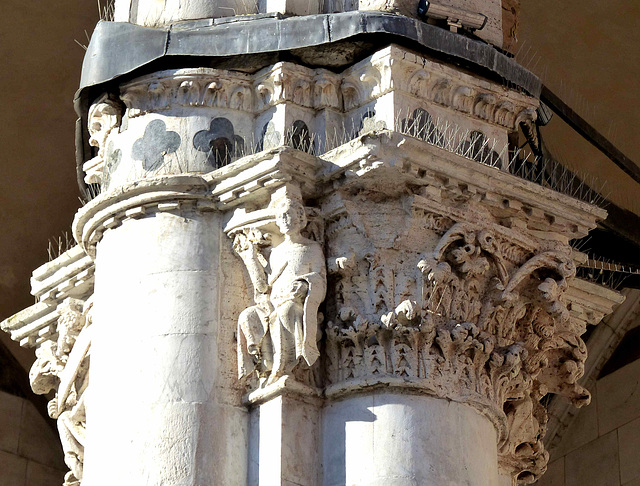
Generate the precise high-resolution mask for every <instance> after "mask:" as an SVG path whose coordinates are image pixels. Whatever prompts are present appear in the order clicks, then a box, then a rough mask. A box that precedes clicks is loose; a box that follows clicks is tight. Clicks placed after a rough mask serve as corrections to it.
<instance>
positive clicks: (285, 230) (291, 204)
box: [276, 201, 307, 235]
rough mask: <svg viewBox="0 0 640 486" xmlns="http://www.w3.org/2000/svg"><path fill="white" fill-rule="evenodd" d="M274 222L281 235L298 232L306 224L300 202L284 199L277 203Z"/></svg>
mask: <svg viewBox="0 0 640 486" xmlns="http://www.w3.org/2000/svg"><path fill="white" fill-rule="evenodd" d="M276 224H277V225H278V228H280V231H281V232H282V234H283V235H287V234H291V233H296V232H300V231H301V230H302V229H303V228H304V227H305V225H306V224H307V217H306V214H305V211H304V207H303V206H302V204H300V203H298V202H296V201H285V202H284V203H282V204H280V205H278V208H277V212H276Z"/></svg>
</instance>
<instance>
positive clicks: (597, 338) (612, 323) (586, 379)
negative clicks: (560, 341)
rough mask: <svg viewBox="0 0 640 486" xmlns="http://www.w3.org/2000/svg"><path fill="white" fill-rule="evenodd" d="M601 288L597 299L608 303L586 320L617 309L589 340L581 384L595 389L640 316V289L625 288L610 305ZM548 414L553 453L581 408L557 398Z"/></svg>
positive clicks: (548, 442) (548, 443) (547, 441)
mask: <svg viewBox="0 0 640 486" xmlns="http://www.w3.org/2000/svg"><path fill="white" fill-rule="evenodd" d="M584 283H588V282H584V281H580V283H579V285H581V286H582V285H583V284H584ZM590 285H594V284H590ZM596 287H597V286H596ZM601 289H602V288H601V287H600V289H594V290H595V293H596V294H599V295H598V297H599V298H598V297H597V298H596V300H598V301H600V302H601V304H605V305H604V306H602V305H600V306H598V308H597V309H596V313H595V315H594V314H591V315H590V316H588V315H587V316H585V317H584V318H583V319H584V321H586V322H588V323H589V324H591V323H592V322H590V321H591V319H589V320H587V319H586V317H596V318H597V316H598V315H600V313H601V312H603V311H607V309H609V312H610V309H611V308H615V310H614V311H613V313H611V314H610V315H609V316H607V317H606V318H605V319H604V321H603V322H601V323H600V324H599V325H598V326H597V327H596V329H595V330H594V331H593V333H592V334H591V336H590V337H589V340H588V341H587V348H588V350H589V356H588V358H587V361H586V362H585V373H584V376H583V377H582V378H581V379H580V383H581V384H582V385H583V386H584V387H585V388H587V389H593V387H594V386H595V383H596V381H597V379H598V375H599V374H600V371H601V370H602V368H603V366H604V365H605V364H606V362H607V361H608V359H609V358H610V357H611V355H612V354H613V352H614V351H615V349H616V347H617V346H618V344H620V342H621V341H622V338H623V337H624V335H625V334H626V332H627V331H628V330H629V328H630V327H631V326H632V325H633V323H634V322H636V320H637V319H638V316H640V291H638V290H635V289H625V290H623V291H622V295H620V294H617V293H616V294H617V297H615V298H614V299H612V302H610V303H609V305H607V304H606V303H605V302H604V299H602V290H601ZM605 290H606V289H605ZM570 291H571V290H570ZM610 292H611V291H610ZM610 295H612V294H610ZM621 297H622V298H624V302H622V303H620V300H621ZM580 302H584V298H582V299H580V301H579V303H580ZM616 305H617V307H616ZM586 307H587V308H589V307H591V303H590V302H588V303H587V306H586ZM579 309H580V310H582V308H581V307H579ZM573 313H574V310H573V309H572V317H573ZM592 406H593V405H592ZM548 413H549V425H548V428H547V434H546V435H545V444H546V446H547V448H548V449H549V450H551V451H552V453H553V449H554V448H555V447H557V446H559V445H560V443H561V441H562V439H563V437H564V432H565V431H566V430H567V429H568V427H569V426H570V425H571V423H572V422H573V420H574V419H575V418H576V416H577V415H578V410H577V409H576V408H574V407H573V406H571V404H570V403H568V402H566V401H564V400H560V399H559V397H556V398H554V399H553V400H551V402H550V404H549V406H548Z"/></svg>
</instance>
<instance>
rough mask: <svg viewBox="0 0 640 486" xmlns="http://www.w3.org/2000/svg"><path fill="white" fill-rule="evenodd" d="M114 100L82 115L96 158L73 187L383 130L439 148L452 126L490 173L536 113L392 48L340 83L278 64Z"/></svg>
mask: <svg viewBox="0 0 640 486" xmlns="http://www.w3.org/2000/svg"><path fill="white" fill-rule="evenodd" d="M120 99H121V100H122V102H123V104H124V106H125V107H126V110H123V108H122V107H121V105H122V104H121V103H120V101H119V100H118V99H116V98H115V97H114V96H108V95H105V96H103V97H102V98H101V99H99V100H97V101H96V103H95V104H94V105H93V107H92V108H91V110H90V117H89V118H90V119H89V125H90V131H91V133H92V139H91V143H92V144H93V145H95V146H96V147H98V155H97V156H96V157H95V158H94V159H91V160H90V161H89V162H87V163H86V164H85V166H84V169H85V173H86V178H85V180H86V182H87V183H100V184H102V186H103V190H110V189H111V188H112V187H117V186H120V185H123V184H126V183H128V182H131V181H134V180H139V179H145V178H149V177H154V176H157V175H162V174H175V173H182V172H200V173H206V172H208V171H210V170H212V169H214V168H219V167H223V166H225V165H227V164H229V163H230V162H232V161H234V160H238V159H240V158H242V157H245V156H247V155H252V154H254V153H256V152H259V151H262V150H265V149H271V148H275V147H277V146H280V145H282V144H288V145H291V146H294V148H299V149H302V150H303V151H306V152H309V153H322V152H325V151H326V150H329V149H331V148H333V147H335V146H337V145H340V144H341V143H342V142H344V141H347V140H350V139H352V138H354V137H356V136H358V135H359V134H364V133H366V132H369V131H372V130H374V131H375V130H381V129H385V128H388V129H392V130H396V131H400V132H403V133H408V134H412V135H414V136H416V137H417V138H425V137H426V139H428V140H429V141H431V142H432V143H435V144H440V145H443V144H444V145H447V144H449V143H450V141H446V140H445V138H446V137H447V136H448V134H445V133H444V132H443V129H446V128H449V127H452V126H453V125H456V126H459V127H460V129H461V131H460V134H461V135H462V133H463V132H464V131H465V130H467V131H468V132H469V136H468V137H467V138H469V140H460V141H459V144H460V147H461V150H463V151H466V152H468V153H469V154H471V155H470V156H471V157H475V158H482V159H491V160H493V165H497V166H500V165H502V164H504V161H503V160H502V155H503V154H502V153H500V154H499V153H498V152H500V151H501V150H502V149H503V147H505V146H506V144H507V136H506V135H507V133H508V132H512V131H514V130H517V129H518V127H519V125H520V124H521V123H531V122H532V121H533V120H534V119H535V115H536V108H537V104H538V102H537V100H535V99H533V98H530V97H527V96H524V95H521V94H519V93H516V92H515V91H510V90H507V89H505V88H504V87H502V86H500V85H498V84H496V83H493V82H490V81H487V80H483V79H480V78H478V77H474V76H471V75H469V74H467V73H465V72H464V71H462V70H460V69H455V68H452V67H449V66H446V65H444V64H441V63H439V62H436V61H434V60H432V59H429V58H426V57H424V56H422V55H418V54H416V53H414V52H412V51H409V50H407V49H404V48H401V47H399V46H396V45H391V46H389V47H387V48H385V49H382V50H381V51H379V52H377V53H375V54H374V55H372V56H370V57H368V58H367V59H364V60H363V61H361V62H359V63H357V64H355V65H354V66H352V67H350V68H348V69H346V70H345V71H344V72H342V73H333V72H331V71H328V70H326V69H311V68H308V67H305V66H299V65H296V64H293V63H289V62H279V63H277V64H274V65H273V66H270V67H267V68H264V69H263V70H261V71H258V72H257V73H255V74H246V73H241V72H236V71H228V70H219V69H208V68H197V69H179V70H172V71H163V72H159V73H154V74H152V75H147V76H143V77H141V78H137V79H134V80H133V81H129V82H127V83H124V84H123V85H122V86H121V87H120ZM184 110H190V112H189V113H190V116H189V117H188V120H187V119H186V118H185V117H184ZM301 127H302V128H301ZM445 131H446V130H445ZM423 132H425V133H426V132H429V134H427V135H425V134H424V133H423ZM301 134H304V135H303V136H301ZM476 146H478V147H480V148H482V149H483V150H484V151H482V150H480V151H479V150H474V149H475V148H478V147H476ZM464 147H466V148H464ZM496 147H497V148H496ZM452 150H453V149H452ZM481 152H482V153H481ZM485 152H486V154H485ZM123 160H124V161H126V163H124V164H123V163H122V161H123Z"/></svg>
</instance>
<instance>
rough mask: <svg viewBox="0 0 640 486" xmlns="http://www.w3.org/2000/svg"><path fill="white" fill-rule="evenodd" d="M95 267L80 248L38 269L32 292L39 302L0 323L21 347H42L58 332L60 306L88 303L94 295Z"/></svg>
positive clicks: (73, 249)
mask: <svg viewBox="0 0 640 486" xmlns="http://www.w3.org/2000/svg"><path fill="white" fill-rule="evenodd" d="M94 270H95V267H94V264H93V261H92V259H91V258H89V257H88V256H87V255H86V253H85V252H84V251H83V250H82V248H80V247H79V246H74V247H73V248H71V249H70V250H68V251H66V252H65V253H63V254H62V255H60V256H59V257H58V258H56V259H55V260H52V261H50V262H49V263H46V264H44V265H42V266H41V267H39V268H37V269H36V270H34V272H33V276H32V278H31V288H32V290H31V293H32V294H33V295H34V296H35V297H36V299H37V300H38V302H37V303H36V304H34V305H32V306H30V307H27V308H26V309H24V310H22V311H20V312H18V313H17V314H15V315H13V316H11V317H9V318H8V319H5V320H4V321H2V322H1V323H0V328H1V329H2V330H3V331H6V332H10V333H11V339H13V340H14V341H18V342H19V343H20V345H21V346H24V347H33V346H39V345H40V344H42V343H43V342H45V341H48V340H51V339H52V337H53V336H55V335H56V333H57V320H58V318H59V317H60V311H59V310H58V307H59V305H60V304H62V302H63V301H64V300H65V299H69V298H71V299H79V300H86V299H88V297H89V296H90V295H91V294H93V283H94Z"/></svg>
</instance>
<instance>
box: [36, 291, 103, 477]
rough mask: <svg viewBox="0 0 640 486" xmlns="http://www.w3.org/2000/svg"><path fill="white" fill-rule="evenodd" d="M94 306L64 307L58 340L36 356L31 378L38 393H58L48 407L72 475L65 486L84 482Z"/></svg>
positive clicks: (67, 304)
mask: <svg viewBox="0 0 640 486" xmlns="http://www.w3.org/2000/svg"><path fill="white" fill-rule="evenodd" d="M90 309H91V304H89V305H87V306H85V310H84V311H83V312H81V311H80V304H79V303H78V302H77V301H74V300H71V299H70V300H69V301H65V303H63V304H62V309H61V314H60V317H59V318H58V326H57V329H58V340H57V341H56V342H51V341H49V342H48V343H45V344H46V345H43V346H42V347H41V348H40V349H39V350H38V351H37V352H36V356H37V359H36V362H35V363H34V365H33V367H32V368H31V372H30V374H29V377H30V380H31V386H32V388H33V390H34V391H35V392H36V393H40V394H45V393H48V392H49V391H51V390H53V389H56V391H57V392H56V396H55V398H53V399H52V400H51V401H50V402H49V404H48V412H49V416H50V417H51V418H54V419H57V420H58V432H59V434H60V440H61V442H62V448H63V450H64V460H65V463H66V464H67V466H68V467H69V469H70V471H69V472H68V473H67V474H66V476H65V483H64V486H79V485H80V481H82V469H83V463H84V444H85V422H86V411H85V400H84V396H85V391H86V389H87V386H88V384H89V373H88V368H89V356H88V353H89V346H90V344H91V340H90V337H89V332H88V331H89V329H88V325H89V323H90V316H89V313H90V312H89V311H90Z"/></svg>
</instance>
